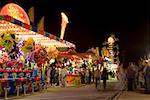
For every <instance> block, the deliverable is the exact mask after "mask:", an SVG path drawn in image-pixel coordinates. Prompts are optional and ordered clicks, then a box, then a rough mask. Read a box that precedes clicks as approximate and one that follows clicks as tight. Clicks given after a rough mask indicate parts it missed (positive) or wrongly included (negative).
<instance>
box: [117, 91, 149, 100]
mask: <svg viewBox="0 0 150 100" xmlns="http://www.w3.org/2000/svg"><path fill="white" fill-rule="evenodd" d="M118 100H150V94H143V93H139V92H134V91H133V92H130V91H124V92H123V93H122V94H121V95H120V97H119V99H118Z"/></svg>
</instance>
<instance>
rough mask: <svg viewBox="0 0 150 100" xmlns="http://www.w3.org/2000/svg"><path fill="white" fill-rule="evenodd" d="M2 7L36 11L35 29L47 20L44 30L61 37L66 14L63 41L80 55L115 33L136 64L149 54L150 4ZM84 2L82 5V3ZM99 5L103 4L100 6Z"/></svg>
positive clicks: (50, 0) (67, 1)
mask: <svg viewBox="0 0 150 100" xmlns="http://www.w3.org/2000/svg"><path fill="white" fill-rule="evenodd" d="M0 1H1V6H3V5H4V4H6V3H8V2H15V3H17V4H19V5H20V6H22V7H23V8H24V9H25V11H28V9H29V8H30V7H31V6H34V7H35V18H36V19H35V25H36V24H37V22H38V21H39V20H40V18H41V17H42V16H45V30H46V31H48V32H50V33H52V34H54V35H56V36H59V35H60V24H61V16H60V13H61V11H64V12H66V14H67V15H68V17H69V21H70V23H69V24H68V26H67V29H66V32H65V37H64V39H65V40H67V41H70V42H72V43H74V44H75V45H76V47H77V49H76V50H77V51H78V52H85V51H86V50H87V49H88V48H89V47H92V46H93V47H96V46H98V47H100V48H101V47H102V42H104V40H105V39H106V38H107V37H108V36H109V34H110V33H112V32H115V33H116V34H117V36H118V38H119V46H120V52H121V53H122V52H124V53H125V57H126V58H128V59H131V60H135V59H137V58H138V57H140V56H143V55H146V54H148V52H149V53H150V47H149V45H150V31H149V27H150V26H149V21H150V20H149V17H150V16H149V15H150V10H149V9H150V8H149V6H150V5H149V3H148V0H147V1H144V0H143V2H138V1H135V2H131V0H130V2H129V1H127V0H126V2H123V1H122V0H120V1H116V0H110V1H108V0H105V1H104V0H103V1H101V0H90V1H87V0H86V1H85V0H0ZM81 1H82V2H81ZM99 1H100V2H99Z"/></svg>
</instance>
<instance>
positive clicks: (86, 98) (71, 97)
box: [9, 80, 119, 100]
mask: <svg viewBox="0 0 150 100" xmlns="http://www.w3.org/2000/svg"><path fill="white" fill-rule="evenodd" d="M116 86H118V82H116V81H114V80H113V81H109V82H108V84H107V89H106V90H103V88H102V84H101V86H100V89H99V91H98V90H97V89H96V88H95V85H94V84H92V85H86V86H78V87H68V88H61V87H50V88H48V89H47V90H44V91H43V92H42V93H40V92H36V93H35V94H33V95H28V96H25V97H19V98H10V99H9V100H108V99H109V98H110V97H112V96H113V95H114V93H116V92H117V91H118V90H119V89H118V90H117V88H116Z"/></svg>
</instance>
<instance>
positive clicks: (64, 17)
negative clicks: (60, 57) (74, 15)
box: [60, 12, 69, 39]
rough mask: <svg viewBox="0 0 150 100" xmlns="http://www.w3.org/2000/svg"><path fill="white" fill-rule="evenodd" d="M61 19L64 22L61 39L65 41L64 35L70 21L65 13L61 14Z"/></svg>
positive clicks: (62, 23)
mask: <svg viewBox="0 0 150 100" xmlns="http://www.w3.org/2000/svg"><path fill="white" fill-rule="evenodd" d="M61 17H62V21H61V34H60V38H61V39H63V38H64V33H65V28H66V26H67V24H68V23H69V21H68V17H67V16H66V15H65V13H63V12H62V13H61Z"/></svg>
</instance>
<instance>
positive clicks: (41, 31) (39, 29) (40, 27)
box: [37, 16, 44, 34]
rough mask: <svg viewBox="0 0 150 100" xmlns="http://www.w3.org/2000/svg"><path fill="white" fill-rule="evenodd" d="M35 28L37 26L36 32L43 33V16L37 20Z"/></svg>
mask: <svg viewBox="0 0 150 100" xmlns="http://www.w3.org/2000/svg"><path fill="white" fill-rule="evenodd" d="M37 28H38V33H40V34H44V16H43V17H42V18H41V20H40V21H39V23H38V26H37Z"/></svg>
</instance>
